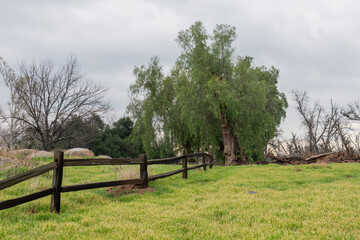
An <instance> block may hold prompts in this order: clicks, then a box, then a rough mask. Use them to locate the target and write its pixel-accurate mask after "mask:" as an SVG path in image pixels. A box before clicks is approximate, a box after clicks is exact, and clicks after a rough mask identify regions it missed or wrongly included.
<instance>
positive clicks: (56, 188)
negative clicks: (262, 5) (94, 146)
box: [0, 151, 213, 213]
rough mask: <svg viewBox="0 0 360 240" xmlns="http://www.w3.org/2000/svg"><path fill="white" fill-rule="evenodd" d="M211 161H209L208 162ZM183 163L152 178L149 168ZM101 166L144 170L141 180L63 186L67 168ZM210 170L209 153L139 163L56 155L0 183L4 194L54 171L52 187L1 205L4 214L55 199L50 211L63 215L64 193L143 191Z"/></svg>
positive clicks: (117, 159)
mask: <svg viewBox="0 0 360 240" xmlns="http://www.w3.org/2000/svg"><path fill="white" fill-rule="evenodd" d="M191 158H201V160H202V161H201V164H197V165H195V166H191V167H188V160H189V159H191ZM207 159H208V161H206V160H207ZM179 160H182V164H181V165H182V168H180V169H177V170H174V171H170V172H165V173H161V174H157V175H153V176H149V175H148V170H147V169H148V165H154V164H170V163H174V162H177V161H179ZM98 165H139V166H140V178H139V179H128V180H115V181H107V182H95V183H86V184H77V185H69V186H62V179H63V169H64V167H72V166H98ZM206 166H209V167H210V168H212V167H213V157H212V156H211V155H209V154H206V153H190V154H184V155H182V156H179V157H173V158H163V159H150V160H147V156H146V155H145V154H142V155H141V156H140V158H139V159H131V158H113V159H99V158H92V159H64V153H63V152H60V151H58V152H55V153H54V162H52V163H49V164H46V165H43V166H40V167H37V168H34V169H31V170H29V171H27V172H24V173H21V174H19V175H16V176H13V177H10V178H8V179H5V180H2V181H0V190H3V189H5V188H8V187H11V186H13V185H16V184H18V183H21V182H23V181H26V180H28V179H31V178H34V177H37V176H40V175H42V174H44V173H47V172H49V171H51V170H53V181H52V187H51V188H48V189H45V190H42V191H39V192H35V193H31V194H29V195H26V196H22V197H19V198H14V199H9V200H5V201H1V202H0V210H4V209H7V208H12V207H15V206H17V205H20V204H23V203H27V202H30V201H33V200H36V199H39V198H43V197H46V196H49V195H51V205H50V211H51V212H56V213H60V203H61V193H63V192H73V191H80V190H87V189H93V188H103V187H112V186H121V185H129V184H137V185H141V186H142V187H144V188H145V187H148V183H149V181H154V180H156V179H160V178H166V177H170V176H172V175H175V174H178V173H182V178H185V179H186V178H187V176H188V174H187V173H188V171H190V170H193V169H197V168H203V169H204V171H206Z"/></svg>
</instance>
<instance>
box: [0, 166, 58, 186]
mask: <svg viewBox="0 0 360 240" xmlns="http://www.w3.org/2000/svg"><path fill="white" fill-rule="evenodd" d="M55 168H57V164H56V163H55V162H52V163H49V164H46V165H43V166H41V167H37V168H34V169H31V170H29V171H27V172H24V173H21V174H19V175H16V176H13V177H9V178H8V179H5V180H2V181H0V190H2V189H5V188H8V187H11V186H13V185H15V184H18V183H21V182H23V181H26V180H28V179H30V178H34V177H37V176H40V175H42V174H44V173H47V172H49V171H51V170H53V169H55Z"/></svg>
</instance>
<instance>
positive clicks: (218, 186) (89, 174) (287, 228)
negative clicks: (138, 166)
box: [0, 164, 360, 239]
mask: <svg viewBox="0 0 360 240" xmlns="http://www.w3.org/2000/svg"><path fill="white" fill-rule="evenodd" d="M176 168H179V167H178V166H152V168H151V172H152V174H156V173H160V172H164V171H168V170H173V169H176ZM64 174H65V177H64V183H63V185H68V184H75V183H85V182H94V181H102V180H113V179H114V178H121V177H123V178H124V177H125V178H127V177H128V176H130V175H131V174H132V171H131V170H129V169H125V171H124V169H120V168H119V167H113V166H101V167H76V168H66V169H65V173H64ZM135 177H136V176H135ZM50 185H51V174H48V175H46V176H43V177H39V178H37V179H35V180H30V181H28V182H25V183H22V184H20V185H19V186H14V187H11V188H9V189H6V190H3V191H0V201H1V200H5V199H9V198H13V197H17V196H21V195H23V194H26V193H28V192H31V191H36V190H39V189H42V188H45V187H48V186H50ZM359 186H360V164H329V165H306V166H278V165H268V166H234V167H214V168H213V169H210V170H208V171H206V172H203V171H196V170H195V171H191V172H189V179H187V180H183V179H181V174H178V175H175V176H173V177H170V178H165V179H160V180H156V181H154V182H151V183H150V187H154V188H156V190H157V191H156V192H155V193H146V194H145V195H139V194H129V195H122V196H118V197H113V196H109V195H107V194H106V192H105V190H104V189H95V190H86V191H80V192H70V193H63V194H62V202H61V214H60V215H57V214H51V213H49V205H50V197H46V198H43V199H40V200H37V201H34V202H31V203H27V204H24V205H20V206H17V207H14V208H12V209H7V210H3V211H1V212H0V219H1V224H0V239H295V238H296V239H360V216H359V212H360V211H359V210H360V209H359V199H360V198H359V197H360V188H359ZM249 191H253V192H256V193H255V194H250V193H249Z"/></svg>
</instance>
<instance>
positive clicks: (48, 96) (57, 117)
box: [0, 57, 109, 150]
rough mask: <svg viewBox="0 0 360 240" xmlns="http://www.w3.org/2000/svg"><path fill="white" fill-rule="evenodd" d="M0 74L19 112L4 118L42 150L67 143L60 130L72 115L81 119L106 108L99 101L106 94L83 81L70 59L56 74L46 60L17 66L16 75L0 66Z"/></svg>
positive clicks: (102, 111)
mask: <svg viewBox="0 0 360 240" xmlns="http://www.w3.org/2000/svg"><path fill="white" fill-rule="evenodd" d="M0 73H1V75H2V77H3V79H4V82H5V84H6V86H7V87H8V88H9V89H10V90H11V91H12V93H13V94H14V99H15V101H14V102H15V103H16V104H17V106H18V107H19V109H20V112H19V114H15V115H12V114H11V113H9V116H8V117H10V118H11V119H15V120H17V121H19V122H20V123H22V124H24V125H25V126H26V128H27V130H28V131H31V132H33V133H34V134H33V137H34V139H35V140H36V141H39V142H40V143H41V148H43V149H45V150H51V149H53V148H54V147H55V145H56V144H57V143H59V142H62V141H66V140H67V136H66V134H64V127H65V126H66V127H71V126H69V125H68V123H69V122H70V121H68V120H69V119H71V118H72V117H74V116H75V115H76V116H77V117H79V118H84V119H85V118H87V117H88V116H91V115H92V114H101V113H104V112H105V111H107V110H108V108H109V104H108V103H105V102H104V101H103V98H104V96H105V94H106V92H107V90H106V89H105V88H104V87H103V86H102V85H99V84H95V83H92V82H89V81H85V80H84V74H82V73H81V72H80V69H79V65H78V63H77V61H76V59H75V58H74V57H70V58H69V59H68V60H67V62H66V64H65V65H64V66H63V67H61V68H60V69H57V70H55V69H54V65H53V63H52V62H51V61H50V60H48V61H46V62H42V63H39V64H35V63H32V64H26V63H21V64H20V65H19V66H18V68H17V69H16V71H15V70H13V69H12V68H10V67H9V66H7V65H6V64H4V62H2V64H1V65H0ZM65 124H66V125H65Z"/></svg>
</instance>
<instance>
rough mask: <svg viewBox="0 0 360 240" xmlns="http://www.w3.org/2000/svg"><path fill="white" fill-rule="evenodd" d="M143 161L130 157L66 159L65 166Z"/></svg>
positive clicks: (128, 163)
mask: <svg viewBox="0 0 360 240" xmlns="http://www.w3.org/2000/svg"><path fill="white" fill-rule="evenodd" d="M141 163H142V162H141V161H140V160H139V159H129V158H111V159H108V158H104V159H102V158H93V159H64V167H72V166H96V165H98V166H99V165H136V164H141Z"/></svg>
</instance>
